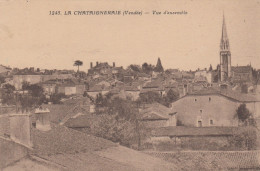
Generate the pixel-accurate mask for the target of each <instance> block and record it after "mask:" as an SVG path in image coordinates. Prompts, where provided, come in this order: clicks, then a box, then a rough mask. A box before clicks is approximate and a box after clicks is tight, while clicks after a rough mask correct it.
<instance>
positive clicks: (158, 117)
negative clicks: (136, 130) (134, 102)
mask: <svg viewBox="0 0 260 171" xmlns="http://www.w3.org/2000/svg"><path fill="white" fill-rule="evenodd" d="M142 120H168V118H167V117H164V116H162V115H161V114H159V113H158V112H152V111H151V112H148V113H145V114H143V117H142Z"/></svg>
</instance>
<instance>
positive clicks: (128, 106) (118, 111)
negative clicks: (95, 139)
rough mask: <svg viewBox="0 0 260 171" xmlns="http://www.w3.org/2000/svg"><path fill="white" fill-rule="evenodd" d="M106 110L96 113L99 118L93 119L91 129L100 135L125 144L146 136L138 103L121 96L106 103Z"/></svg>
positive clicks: (134, 142) (139, 141) (135, 141)
mask: <svg viewBox="0 0 260 171" xmlns="http://www.w3.org/2000/svg"><path fill="white" fill-rule="evenodd" d="M104 107H105V109H106V110H104V111H103V113H102V114H100V115H96V116H98V117H99V119H97V120H95V121H93V124H92V126H91V131H92V132H93V133H94V134H95V135H97V136H100V137H103V138H106V139H109V140H111V141H114V142H119V143H120V144H122V145H125V146H128V147H130V146H132V145H133V144H138V147H140V144H141V138H142V137H144V136H145V135H146V134H145V129H144V126H143V125H142V124H141V123H140V122H139V110H138V105H137V104H136V103H135V102H133V101H131V100H125V99H121V98H118V97H117V98H114V99H110V100H108V101H107V103H105V104H104Z"/></svg>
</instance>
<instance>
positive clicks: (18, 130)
mask: <svg viewBox="0 0 260 171" xmlns="http://www.w3.org/2000/svg"><path fill="white" fill-rule="evenodd" d="M9 117H10V138H11V139H12V140H13V141H14V142H17V143H20V144H23V145H24V146H26V147H32V140H31V125H32V124H31V114H10V115H9Z"/></svg>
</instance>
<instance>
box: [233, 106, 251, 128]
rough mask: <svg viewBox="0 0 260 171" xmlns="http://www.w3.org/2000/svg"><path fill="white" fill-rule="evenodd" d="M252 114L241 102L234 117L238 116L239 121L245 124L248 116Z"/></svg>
mask: <svg viewBox="0 0 260 171" xmlns="http://www.w3.org/2000/svg"><path fill="white" fill-rule="evenodd" d="M251 116H252V113H250V111H249V110H248V109H247V107H246V104H244V103H243V104H241V105H240V106H239V107H238V108H237V110H236V115H235V117H236V118H238V120H239V121H240V122H242V123H243V124H244V125H247V123H248V120H249V118H250V117H251Z"/></svg>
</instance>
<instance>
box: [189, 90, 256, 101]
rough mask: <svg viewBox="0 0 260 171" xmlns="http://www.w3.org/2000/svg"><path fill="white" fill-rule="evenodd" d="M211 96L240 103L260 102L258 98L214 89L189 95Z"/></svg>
mask: <svg viewBox="0 0 260 171" xmlns="http://www.w3.org/2000/svg"><path fill="white" fill-rule="evenodd" d="M211 94H216V95H221V96H224V97H227V98H230V99H232V100H236V101H240V102H255V101H259V99H257V97H256V96H253V95H249V94H244V93H239V92H237V91H233V90H231V89H225V90H216V89H214V88H208V89H202V90H199V91H194V92H191V93H188V94H187V95H211ZM184 97H185V96H184Z"/></svg>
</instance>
